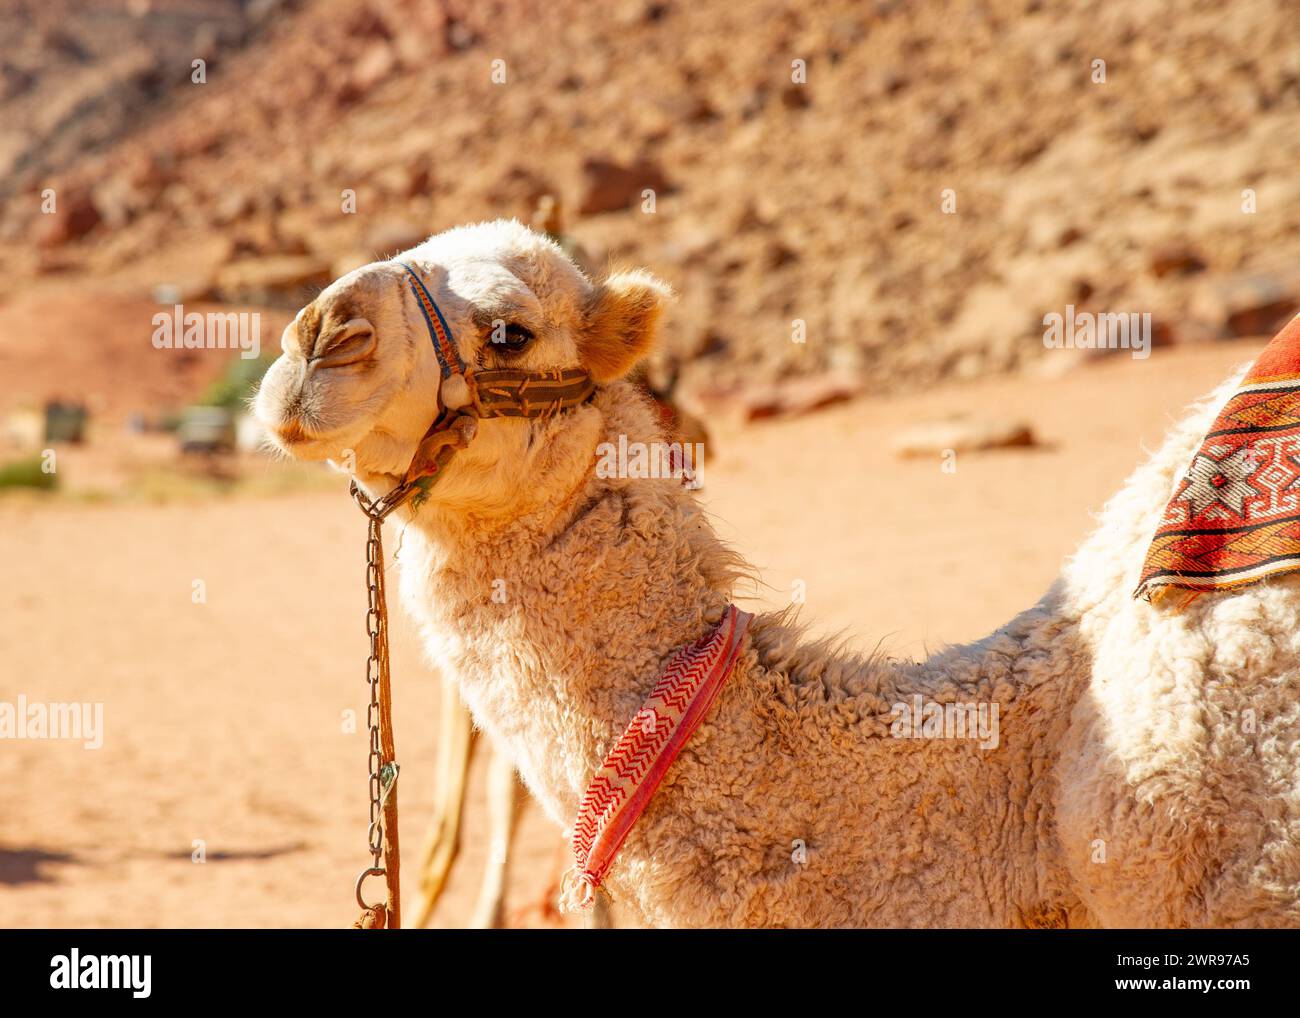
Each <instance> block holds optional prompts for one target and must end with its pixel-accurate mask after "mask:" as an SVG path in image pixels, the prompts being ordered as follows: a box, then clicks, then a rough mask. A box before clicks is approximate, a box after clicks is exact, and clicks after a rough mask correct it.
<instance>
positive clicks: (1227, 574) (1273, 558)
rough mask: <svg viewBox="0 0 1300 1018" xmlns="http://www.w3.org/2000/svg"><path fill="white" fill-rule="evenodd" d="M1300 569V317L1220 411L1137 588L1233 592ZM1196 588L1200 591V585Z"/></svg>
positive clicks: (1157, 596) (1153, 596) (1159, 594)
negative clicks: (1269, 577) (1238, 588)
mask: <svg viewBox="0 0 1300 1018" xmlns="http://www.w3.org/2000/svg"><path fill="white" fill-rule="evenodd" d="M1294 569H1300V316H1297V317H1295V318H1293V319H1292V320H1291V321H1290V322H1289V323H1288V324H1287V326H1286V327H1285V328H1284V329H1283V330H1282V331H1281V332H1279V333H1278V334H1277V335H1276V336H1274V337H1273V340H1272V342H1270V343H1269V344H1268V346H1267V347H1265V348H1264V352H1263V353H1261V354H1260V355H1259V360H1257V361H1256V362H1255V364H1254V366H1253V367H1252V368H1251V369H1250V372H1249V374H1247V375H1246V377H1245V379H1244V380H1243V382H1242V384H1241V388H1240V389H1238V390H1237V392H1236V393H1235V394H1234V395H1233V396H1232V398H1231V399H1230V400H1228V402H1227V404H1226V405H1225V406H1224V408H1223V410H1222V411H1221V412H1220V414H1219V416H1218V417H1217V418H1215V421H1214V424H1213V425H1212V426H1211V428H1210V431H1209V433H1208V434H1207V435H1206V436H1205V441H1204V442H1202V443H1201V447H1200V449H1198V450H1197V452H1196V455H1195V457H1193V459H1192V462H1191V465H1190V466H1189V467H1188V469H1187V473H1186V475H1184V477H1183V479H1182V481H1181V482H1180V483H1179V485H1178V490H1177V492H1176V493H1175V494H1174V497H1173V498H1172V499H1171V500H1170V501H1169V505H1168V506H1167V507H1166V508H1165V514H1164V516H1163V517H1162V518H1161V521H1160V526H1159V527H1158V528H1157V530H1156V534H1155V538H1154V539H1153V540H1152V542H1151V547H1150V548H1149V549H1148V551H1147V556H1146V561H1145V562H1144V563H1143V566H1142V578H1141V580H1140V581H1139V583H1138V589H1137V591H1136V593H1135V596H1145V597H1146V598H1147V599H1148V600H1151V601H1153V602H1154V601H1159V600H1162V599H1163V598H1164V597H1165V596H1166V595H1168V594H1170V593H1171V592H1172V591H1174V590H1178V589H1182V590H1186V591H1191V592H1205V591H1214V590H1232V589H1234V588H1236V587H1242V586H1245V585H1246V584H1250V583H1256V582H1258V581H1259V580H1262V579H1264V578H1265V577H1266V576H1276V575H1277V574H1278V573H1283V572H1289V571H1291V570H1294ZM1191 596H1195V595H1194V593H1193V594H1192V595H1191Z"/></svg>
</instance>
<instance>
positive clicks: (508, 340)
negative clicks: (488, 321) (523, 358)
mask: <svg viewBox="0 0 1300 1018" xmlns="http://www.w3.org/2000/svg"><path fill="white" fill-rule="evenodd" d="M489 338H490V340H491V342H492V346H493V347H494V348H496V349H499V350H507V351H510V352H512V353H514V352H518V351H520V350H522V349H523V348H524V347H526V346H527V345H528V344H529V343H531V342H532V340H533V331H532V329H530V328H528V327H527V326H525V325H520V324H519V323H518V322H506V321H503V320H501V319H497V320H496V321H495V322H493V323H492V334H491V336H490V337H489Z"/></svg>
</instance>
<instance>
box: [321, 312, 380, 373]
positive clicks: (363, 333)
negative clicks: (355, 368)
mask: <svg viewBox="0 0 1300 1018" xmlns="http://www.w3.org/2000/svg"><path fill="white" fill-rule="evenodd" d="M377 338H378V337H376V335H375V330H374V327H373V326H372V325H371V324H370V323H369V322H368V321H366V319H364V318H353V319H350V320H349V321H347V322H344V323H343V324H342V325H341V326H339V327H338V328H337V329H331V330H329V331H328V332H322V334H321V336H320V338H319V339H317V341H316V346H315V349H314V350H313V351H312V356H311V357H309V358H308V363H309V364H315V365H316V366H317V367H322V368H339V367H343V366H344V365H346V364H355V363H357V362H358V361H362V360H366V359H367V358H369V357H370V356H372V355H373V354H374V350H375V346H376V343H377Z"/></svg>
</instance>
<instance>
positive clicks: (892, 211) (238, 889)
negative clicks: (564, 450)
mask: <svg viewBox="0 0 1300 1018" xmlns="http://www.w3.org/2000/svg"><path fill="white" fill-rule="evenodd" d="M1295 15H1296V12H1295V8H1294V5H1293V4H1291V3H1288V2H1286V0H1277V2H1271V3H1270V2H1259V3H1249V2H1243V3H1238V4H1234V5H1233V6H1232V7H1231V8H1230V9H1224V8H1223V7H1222V5H1220V4H1218V3H1216V2H1194V0H1187V2H1167V3H1160V2H1145V0H1123V2H1121V0H1105V2H1096V0H1088V2H1077V3H1072V2H1063V3H1052V2H1040V0H988V2H952V3H938V2H934V0H922V2H915V3H904V2H892V0H878V2H823V3H812V4H808V3H794V2H790V3H780V2H765V0H744V2H725V3H724V2H698V0H697V2H691V3H685V2H680V0H627V2H624V0H615V2H611V3H608V4H601V5H599V6H597V5H590V4H582V3H577V2H571V0H552V2H548V3H542V2H540V0H536V2H533V0H499V2H474V3H470V2H463V3H462V2H438V0H409V2H407V0H361V2H358V0H289V2H281V0H247V2H240V0H204V2H199V0H188V2H187V0H124V2H113V0H84V2H73V0H41V2H27V0H0V34H2V35H3V37H4V38H5V39H6V40H7V43H6V46H5V47H4V52H3V54H0V562H2V563H3V570H4V571H3V573H2V574H0V576H2V578H3V580H4V582H3V584H0V701H7V702H11V703H12V702H14V701H16V699H17V697H18V696H19V695H22V696H24V697H25V698H26V700H27V701H40V702H50V703H53V702H78V703H80V702H94V703H101V704H103V709H104V718H105V731H104V745H103V747H102V748H100V749H95V750H87V749H83V748H82V747H81V746H80V745H79V744H74V743H72V742H68V741H55V740H35V739H22V740H20V739H6V740H0V787H3V788H4V789H5V791H4V793H3V795H0V803H3V808H0V923H2V924H5V925H10V926H55V925H65V926H77V925H96V926H114V925H119V926H134V925H177V926H211V925H216V926H236V925H282V926H288V925H324V926H329V925H346V924H347V923H349V922H350V921H351V919H352V912H353V911H354V905H353V903H352V880H353V878H354V876H355V873H356V871H357V870H359V869H360V868H361V867H362V865H363V863H364V862H365V860H366V858H367V857H366V855H365V851H364V849H365V821H366V816H365V810H366V798H365V795H366V786H365V769H364V764H365V741H364V740H365V736H364V734H357V733H356V732H355V731H348V730H347V724H346V717H347V712H349V711H358V712H361V714H362V716H364V702H365V693H366V689H365V685H364V681H363V665H364V660H365V651H366V644H365V640H364V628H363V614H364V604H365V600H364V599H365V591H364V586H363V584H362V571H363V564H364V559H363V524H362V518H361V516H360V514H359V513H357V512H356V510H355V507H353V506H352V504H351V502H350V500H349V499H348V498H347V497H346V494H345V491H346V480H345V479H343V478H341V477H340V476H339V475H337V474H332V473H329V472H328V471H325V470H324V469H315V468H307V467H303V466H296V465H291V464H286V463H282V462H275V461H273V460H271V459H269V458H267V457H266V456H265V455H264V454H263V453H262V452H260V451H259V445H260V440H261V436H260V435H259V434H258V432H257V429H256V427H255V425H253V423H252V422H251V420H250V419H249V418H248V417H247V414H246V412H245V405H246V400H247V398H248V396H249V395H250V393H251V392H252V387H253V386H254V385H255V384H256V381H257V379H258V378H259V377H260V373H261V371H263V370H264V369H265V367H266V365H267V364H268V363H269V362H270V360H271V359H273V357H274V356H275V354H276V353H277V352H278V343H279V335H280V332H281V330H282V329H283V327H284V325H285V324H286V323H287V322H288V321H289V320H290V318H291V317H292V316H293V314H294V313H295V312H296V311H297V309H298V308H299V307H301V306H302V305H303V304H304V303H306V302H308V301H310V300H311V299H312V297H313V296H314V294H315V293H317V292H319V290H320V289H321V288H322V287H323V286H324V285H326V284H327V283H328V282H329V281H330V280H332V279H333V278H335V277H337V276H338V275H340V274H342V273H344V272H346V271H348V270H350V269H352V268H354V267H356V266H358V265H361V264H364V263H365V262H367V261H370V260H373V259H375V258H379V257H387V256H389V255H391V254H393V253H395V252H397V251H400V250H402V249H404V248H406V247H409V246H411V245H413V244H415V243H418V242H419V241H420V240H422V239H423V238H424V237H426V236H427V235H429V234H430V233H432V232H436V231H439V230H442V229H445V228H447V227H450V226H454V225H457V224H459V223H464V222H469V221H474V220H479V219H484V218H493V217H497V216H515V217H518V218H520V219H522V220H524V221H525V222H530V223H533V224H534V225H536V226H538V227H539V228H541V229H546V230H549V231H550V232H552V233H553V234H554V235H555V236H557V237H558V238H559V239H560V240H561V242H562V243H564V244H565V245H566V247H567V248H568V249H569V250H570V251H571V252H573V254H574V255H575V258H577V259H578V260H579V261H580V262H581V263H582V264H583V265H584V266H586V267H587V268H588V269H589V270H591V271H593V272H600V271H602V270H603V269H604V268H605V267H606V266H608V265H611V264H616V265H633V264H635V265H644V266H646V267H649V268H650V269H652V270H653V271H655V272H656V273H658V274H659V275H661V276H662V277H663V278H665V279H666V280H668V281H669V282H670V283H671V284H672V285H673V286H674V287H675V288H676V289H677V291H678V292H679V294H680V300H679V301H678V303H677V304H676V306H675V307H674V308H673V310H672V312H671V314H670V316H669V318H668V319H667V321H666V323H665V328H664V335H663V348H662V350H661V351H660V353H659V354H658V355H657V356H656V357H655V358H654V360H653V361H652V363H651V364H650V365H649V369H648V371H647V384H648V386H649V387H650V388H651V389H652V390H653V391H654V392H655V393H657V394H658V396H659V397H660V398H662V399H663V400H664V401H665V402H666V403H668V404H669V405H671V406H672V407H673V408H675V409H676V410H677V411H678V412H679V414H680V415H681V416H682V417H683V419H689V420H691V421H692V422H696V423H697V424H698V426H699V427H701V428H703V429H704V430H705V431H706V432H707V435H708V453H707V461H706V471H705V489H704V491H703V493H702V497H703V499H704V500H705V502H706V503H707V505H708V507H709V509H710V511H711V512H712V514H713V516H714V519H715V522H716V524H717V526H718V528H719V530H720V531H721V532H722V533H723V534H724V535H725V536H726V537H727V538H728V539H729V540H731V541H733V542H734V543H735V544H736V545H737V546H738V547H739V549H740V550H741V551H742V552H744V553H745V554H746V555H747V556H748V557H749V558H750V559H751V560H752V561H754V562H755V564H756V565H757V566H758V567H759V568H760V569H761V571H762V574H763V578H764V581H765V585H764V586H762V587H760V588H758V589H756V590H754V591H752V592H750V593H751V594H752V600H753V603H755V604H757V605H759V606H779V605H783V604H785V603H787V602H788V601H789V600H790V599H791V597H792V596H795V595H794V593H793V592H795V591H798V592H799V596H800V597H804V598H806V605H805V609H804V611H805V615H806V616H807V617H809V618H811V619H813V620H815V622H816V623H817V626H818V628H822V629H826V630H843V631H845V632H847V633H848V634H849V636H850V637H851V639H852V640H853V641H854V642H855V643H856V644H857V645H858V646H860V647H862V648H864V649H867V648H870V647H874V646H876V645H877V643H881V644H882V645H883V647H884V649H885V650H887V651H888V652H890V653H893V654H896V655H899V656H911V657H916V656H922V655H924V654H926V653H928V652H930V651H932V650H934V649H935V648H936V647H938V646H941V645H942V644H944V643H945V642H949V641H958V640H965V639H970V638H974V637H977V636H979V635H981V634H982V633H983V632H985V631H987V630H988V629H991V628H992V627H994V626H996V625H997V624H999V623H1000V622H1002V621H1004V620H1005V619H1006V618H1007V617H1009V616H1010V615H1011V614H1012V613H1013V612H1014V611H1016V610H1018V609H1020V608H1023V607H1026V606H1028V605H1029V604H1030V603H1032V602H1033V600H1035V599H1036V598H1037V597H1038V596H1039V595H1040V594H1041V593H1042V591H1043V590H1044V589H1045V588H1046V586H1047V584H1048V583H1050V581H1051V579H1052V578H1053V576H1054V575H1055V573H1056V571H1057V568H1058V566H1059V562H1060V559H1061V557H1062V556H1063V555H1065V554H1068V553H1069V552H1070V550H1071V549H1072V548H1073V546H1074V545H1075V544H1076V543H1077V542H1078V540H1079V539H1080V538H1081V537H1082V535H1083V534H1084V533H1085V532H1086V530H1087V527H1088V523H1089V513H1090V511H1092V510H1094V509H1096V508H1097V507H1098V506H1099V505H1100V504H1101V503H1102V502H1103V501H1104V500H1105V498H1106V497H1107V496H1108V495H1109V494H1110V493H1111V492H1112V491H1113V490H1115V488H1117V487H1118V485H1119V484H1120V483H1121V482H1122V480H1123V478H1124V476H1125V475H1126V474H1127V473H1128V471H1129V470H1131V469H1132V467H1133V466H1134V465H1135V464H1136V463H1137V462H1138V460H1139V459H1140V458H1141V456H1142V455H1143V450H1144V448H1150V447H1151V446H1153V445H1155V444H1156V443H1158V442H1159V440H1160V436H1161V434H1162V433H1163V431H1164V429H1165V428H1166V427H1167V426H1168V424H1169V423H1170V421H1171V420H1172V419H1173V418H1174V417H1175V416H1176V415H1177V413H1178V412H1179V410H1180V408H1181V407H1182V406H1184V405H1185V404H1186V403H1187V402H1188V401H1189V400H1190V399H1193V398H1195V397H1198V396H1200V395H1202V394H1204V393H1205V392H1206V391H1208V390H1209V389H1210V388H1211V387H1213V386H1214V385H1215V384H1217V383H1218V382H1219V381H1221V380H1222V378H1224V377H1225V376H1226V374H1227V372H1228V371H1229V370H1231V368H1232V367H1233V366H1234V365H1237V364H1240V363H1243V362H1246V361H1248V360H1250V359H1251V357H1253V356H1254V354H1255V353H1257V352H1258V350H1259V349H1260V348H1261V346H1262V344H1263V342H1264V341H1265V340H1267V338H1268V336H1269V335H1271V333H1272V332H1273V331H1274V330H1275V329H1276V328H1277V327H1278V326H1279V325H1280V324H1281V323H1282V322H1283V321H1285V320H1286V319H1287V318H1288V317H1289V316H1290V315H1292V314H1294V313H1295V311H1296V310H1297V308H1300V261H1298V260H1297V254H1298V253H1300V135H1298V134H1297V132H1296V131H1295V130H1294V125H1295V123H1296V116H1297V112H1298V111H1300V45H1297V43H1296V40H1295V32H1294V29H1295ZM177 305H180V306H182V307H183V308H184V310H185V312H199V313H203V314H206V313H208V312H230V313H235V314H247V315H257V316H259V317H258V319H257V320H258V322H259V332H258V335H259V339H260V348H259V351H258V353H259V356H257V357H243V356H240V355H239V352H238V351H231V350H226V349H203V348H198V349H167V348H163V349H159V348H158V347H157V346H156V344H155V343H154V342H153V341H152V339H153V337H154V335H155V333H156V329H157V326H156V324H155V320H154V316H155V315H157V314H158V313H159V312H163V313H165V314H170V313H171V312H172V310H173V309H174V308H175V307H176V306H177ZM1067 308H1073V309H1075V310H1076V311H1080V312H1092V313H1105V312H1118V313H1125V314H1128V313H1136V314H1149V315H1150V316H1151V323H1152V324H1151V333H1150V338H1151V343H1152V350H1151V355H1150V356H1149V357H1147V358H1139V357H1134V356H1131V351H1128V350H1119V351H1093V350H1061V349H1052V348H1049V347H1048V346H1047V345H1045V343H1044V316H1045V315H1049V314H1065V313H1067ZM393 539H395V535H390V541H391V540H393ZM196 584H197V585H196ZM200 591H201V593H202V598H201V599H199V592H200ZM394 630H395V633H394V640H395V647H394V680H395V685H396V697H397V705H396V709H397V736H398V749H399V757H400V758H401V760H402V762H403V772H402V773H403V793H402V794H403V815H404V830H403V835H404V841H405V844H406V846H407V856H406V859H405V862H406V866H405V869H406V879H407V883H408V884H409V885H410V886H409V887H408V889H407V894H408V898H413V896H414V891H415V885H416V883H417V882H418V860H419V848H420V842H421V840H422V838H423V836H424V833H425V828H426V826H427V825H428V822H429V818H430V816H431V815H432V810H433V795H434V793H433V781H432V772H433V761H434V757H435V754H436V752H437V746H436V742H437V733H438V731H439V706H438V703H439V696H438V685H437V683H438V679H437V677H436V675H435V674H434V673H433V672H432V671H431V670H430V669H429V668H428V667H427V666H426V665H425V664H424V663H423V661H422V660H421V657H420V654H419V650H418V647H417V646H416V643H415V640H414V636H413V634H412V633H411V632H410V631H409V629H408V627H407V626H406V624H405V619H404V618H400V617H395V618H394ZM486 756H487V754H486V753H484V752H480V753H479V754H478V756H477V757H476V758H475V763H474V767H473V769H472V771H471V777H470V785H469V789H468V791H467V793H466V797H465V828H464V834H463V837H462V839H461V853H460V859H459V860H458V862H457V864H456V866H455V868H454V869H453V871H452V873H451V877H450V880H449V883H448V886H447V890H446V893H445V894H444V896H443V899H442V900H441V901H440V903H439V905H438V908H437V910H436V911H435V913H434V917H433V921H434V923H435V924H439V925H463V924H466V923H468V922H470V921H471V918H472V913H473V904H474V901H475V898H476V896H477V894H478V886H479V883H480V881H481V879H482V871H483V867H484V862H485V860H486V858H487V857H488V855H489V854H490V846H489V845H488V840H489V839H488V837H487V827H488V823H487V807H486V805H485V799H484V795H485V792H484V786H485V775H484V770H485V767H486V763H485V759H486ZM519 818H520V819H519V822H520V828H519V831H518V834H517V836H516V838H515V840H514V843H513V847H512V850H511V855H510V863H509V885H508V891H507V894H506V901H505V908H504V910H503V913H502V917H501V918H502V921H503V922H505V923H506V924H508V925H558V924H560V923H561V920H560V919H559V917H557V916H556V915H555V914H554V911H553V909H552V908H551V907H550V906H551V905H553V900H552V899H553V897H554V894H553V886H552V885H553V884H554V881H555V880H556V879H557V878H558V874H559V872H560V870H561V869H562V868H563V866H564V864H565V858H564V854H563V852H564V849H563V844H562V842H561V838H560V835H559V832H558V831H555V830H553V829H551V828H550V826H549V824H547V823H546V822H545V821H544V820H543V819H542V818H541V817H540V816H539V815H538V813H537V811H536V810H535V809H534V808H533V807H531V806H529V805H527V804H526V803H524V804H523V805H522V806H521V807H520V809H519ZM198 856H202V861H198V860H197V857H198ZM615 911H616V918H617V909H616V910H615Z"/></svg>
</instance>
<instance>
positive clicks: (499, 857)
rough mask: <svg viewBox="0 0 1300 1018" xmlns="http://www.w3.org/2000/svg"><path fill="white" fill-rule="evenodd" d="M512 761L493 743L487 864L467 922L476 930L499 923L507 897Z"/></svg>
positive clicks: (512, 823) (513, 783) (512, 804)
mask: <svg viewBox="0 0 1300 1018" xmlns="http://www.w3.org/2000/svg"><path fill="white" fill-rule="evenodd" d="M517 783H518V782H517V779H516V777H515V765H514V762H513V761H512V760H511V759H510V757H508V756H507V755H506V754H504V753H502V752H501V751H500V750H498V749H496V748H495V747H494V748H493V750H492V758H491V760H489V761H488V783H487V795H488V821H489V824H490V834H489V837H488V858H487V868H486V869H485V870H484V872H483V886H482V888H481V889H480V891H479V897H478V904H477V905H475V906H474V917H473V919H472V920H471V922H470V926H471V927H472V928H473V929H476V930H489V929H496V928H497V927H499V926H500V925H501V919H502V913H503V911H504V907H505V897H506V869H507V867H508V865H509V862H510V842H511V840H512V839H513V837H514V831H515V808H516V799H517V797H516V786H517Z"/></svg>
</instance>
